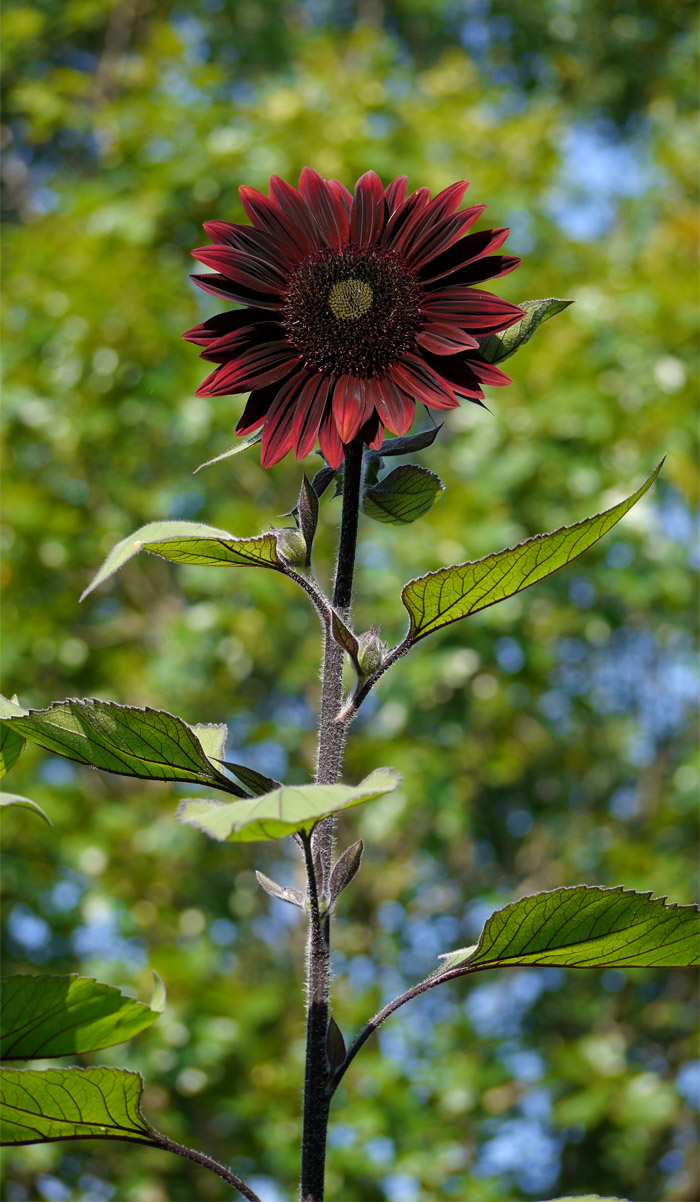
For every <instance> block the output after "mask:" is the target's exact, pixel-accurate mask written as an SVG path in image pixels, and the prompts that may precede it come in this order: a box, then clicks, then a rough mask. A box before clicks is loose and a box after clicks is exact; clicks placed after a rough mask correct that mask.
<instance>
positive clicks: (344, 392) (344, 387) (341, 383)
mask: <svg viewBox="0 0 700 1202" xmlns="http://www.w3.org/2000/svg"><path fill="white" fill-rule="evenodd" d="M371 414H372V404H371V402H369V401H368V400H367V395H366V390H365V381H364V380H363V379H362V377H361V376H350V375H344V376H339V377H338V379H337V381H336V385H335V389H334V391H333V418H334V420H335V424H336V429H337V431H338V434H339V435H340V438H341V439H342V441H343V442H345V443H348V442H352V440H353V438H355V436H356V435H357V433H358V431H359V429H360V426H362V425H364V423H365V422H366V421H367V419H368V418H369V417H370V416H371Z"/></svg>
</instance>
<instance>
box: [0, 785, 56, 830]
mask: <svg viewBox="0 0 700 1202" xmlns="http://www.w3.org/2000/svg"><path fill="white" fill-rule="evenodd" d="M0 806H20V807H21V808H22V809H24V810H34V812H35V813H36V814H39V816H40V817H41V818H43V819H44V822H48V824H49V826H53V823H52V821H51V819H50V818H49V817H48V815H47V814H45V813H44V811H43V810H42V808H41V806H38V805H37V804H36V802H35V801H30V800H29V798H28V797H22V796H20V794H19V793H0Z"/></svg>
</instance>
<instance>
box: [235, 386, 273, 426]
mask: <svg viewBox="0 0 700 1202" xmlns="http://www.w3.org/2000/svg"><path fill="white" fill-rule="evenodd" d="M278 392H279V384H268V385H267V387H266V388H256V390H255V391H254V392H251V394H250V396H249V397H248V400H247V402H246V407H245V409H244V410H243V413H242V415H241V420H240V421H239V423H238V425H237V426H236V434H237V435H238V437H239V438H244V437H245V435H246V434H252V432H253V430H257V428H258V426H261V425H262V423H263V422H264V421H265V417H266V416H267V411H268V409H269V408H270V405H271V404H272V402H273V401H274V399H275V397H276V396H277V393H278Z"/></svg>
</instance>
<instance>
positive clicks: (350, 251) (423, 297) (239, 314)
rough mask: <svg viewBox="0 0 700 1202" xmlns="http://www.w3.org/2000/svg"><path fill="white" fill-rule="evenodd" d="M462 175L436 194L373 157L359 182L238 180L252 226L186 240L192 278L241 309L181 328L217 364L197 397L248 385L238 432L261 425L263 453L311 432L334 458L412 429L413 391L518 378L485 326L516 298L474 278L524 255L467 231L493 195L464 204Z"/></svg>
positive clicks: (468, 390) (514, 315) (265, 460)
mask: <svg viewBox="0 0 700 1202" xmlns="http://www.w3.org/2000/svg"><path fill="white" fill-rule="evenodd" d="M467 187H468V184H467V183H465V182H461V183H456V184H452V185H451V186H450V187H449V188H445V190H444V191H443V192H441V193H440V194H439V195H438V196H435V197H434V198H433V199H432V200H431V198H430V193H429V191H428V189H427V188H419V189H418V191H416V192H413V193H411V195H410V196H407V195H406V177H405V176H400V177H399V178H398V179H395V180H393V182H392V183H391V184H389V186H388V188H384V187H383V186H382V182H381V180H380V179H379V176H378V175H376V174H375V172H374V171H368V172H366V174H365V175H363V176H362V177H361V178H360V179H359V180H358V181H357V183H356V185H355V192H354V195H353V194H351V193H350V192H349V191H348V190H347V188H345V187H344V186H343V184H341V183H339V182H338V180H325V179H323V178H322V177H321V176H320V175H319V174H318V173H317V172H316V171H313V170H312V169H311V168H310V167H305V168H304V170H303V171H302V173H301V179H300V181H299V191H297V190H296V189H295V188H293V187H292V186H291V185H290V184H288V183H285V181H284V180H282V179H280V178H279V176H273V177H272V179H271V180H270V195H269V196H265V195H264V194H263V193H261V192H257V191H256V190H255V189H254V188H248V187H242V188H241V189H240V194H241V200H242V202H243V206H244V208H245V211H246V213H247V214H248V217H249V218H250V220H251V222H252V225H230V224H228V223H227V222H224V221H208V222H206V223H205V226H204V228H205V230H206V231H207V233H208V235H209V237H210V238H211V240H212V242H213V244H214V245H213V246H208V247H205V248H204V249H203V250H196V251H194V252H193V253H194V256H195V258H196V259H199V260H200V261H201V262H202V263H204V264H205V265H206V266H207V267H209V268H213V271H212V272H211V273H209V274H206V275H195V276H193V277H192V278H193V279H194V280H195V282H196V283H197V284H198V285H199V287H200V288H203V289H204V291H205V292H210V293H212V295H214V296H221V297H223V298H224V299H225V300H228V301H233V302H235V303H236V304H238V305H241V306H243V307H242V308H238V309H234V310H232V311H230V312H228V313H219V314H217V316H216V317H211V318H209V320H208V321H205V322H203V323H202V324H201V325H198V326H196V327H195V328H194V329H193V330H189V331H188V332H187V333H186V334H185V335H184V337H185V338H186V339H189V341H190V342H195V343H197V344H198V345H199V346H202V347H203V348H204V349H203V350H202V358H203V359H207V360H209V361H211V362H212V363H216V364H218V366H217V367H216V369H215V370H214V371H213V372H212V373H211V375H210V376H208V377H207V379H206V380H205V381H204V383H203V384H201V385H200V387H199V388H198V389H197V395H198V396H223V395H225V394H227V393H239V392H249V393H250V395H249V398H248V402H247V404H246V407H245V410H244V412H243V416H242V417H241V420H240V421H239V423H238V425H237V427H236V433H237V434H239V435H246V434H250V433H252V432H253V431H254V430H257V429H259V428H260V427H261V426H262V464H263V467H270V466H271V465H272V464H273V463H277V461H278V460H279V459H281V458H282V457H283V456H284V455H286V454H287V452H288V451H290V450H293V451H294V454H295V455H296V457H297V459H303V458H304V457H305V456H306V455H308V454H309V453H310V451H312V450H313V448H314V446H315V445H316V443H317V442H318V444H319V445H320V448H321V451H322V453H323V455H324V456H325V458H326V460H327V461H328V463H329V464H330V466H331V467H338V466H339V465H340V464H341V463H342V461H343V458H344V456H345V447H346V445H347V444H348V443H350V442H352V441H353V439H355V438H357V437H360V438H362V439H363V440H364V441H365V442H366V443H368V445H369V446H370V447H373V448H374V449H378V448H379V447H381V445H382V439H383V437H384V430H385V429H388V430H391V431H393V433H394V434H405V433H406V431H407V430H408V429H409V427H410V426H411V423H412V422H413V418H414V413H415V406H416V402H420V403H421V404H423V405H425V406H427V407H428V408H429V409H454V408H455V407H456V406H457V405H458V404H459V399H458V398H460V397H465V398H467V399H468V400H470V401H473V402H475V403H476V404H480V403H481V401H482V400H483V395H484V394H483V392H482V384H510V382H511V381H510V379H509V378H508V376H506V375H504V373H503V372H502V371H500V370H499V369H498V368H497V367H494V366H493V365H492V364H490V363H487V362H486V360H485V359H484V358H483V357H482V356H481V355H480V354H479V339H480V338H485V337H487V336H488V335H489V334H493V333H496V332H498V331H500V330H505V329H507V328H508V326H511V325H513V323H514V322H516V321H519V320H520V318H521V317H522V310H520V309H518V308H517V306H515V305H512V304H509V303H508V302H507V301H504V300H501V299H500V298H499V297H497V296H494V295H493V294H492V293H490V292H484V291H483V290H482V289H481V288H480V287H474V285H480V284H481V283H482V282H483V281H484V280H488V279H492V278H494V277H495V276H500V275H505V273H506V272H508V271H512V270H513V268H514V267H517V265H518V263H519V262H520V260H519V259H516V258H512V257H509V256H506V255H493V254H491V253H490V252H491V251H494V250H497V249H498V248H499V247H500V246H501V245H502V243H503V242H504V241H505V239H506V237H507V236H508V233H509V231H508V230H507V229H501V230H484V231H482V232H480V233H471V234H467V233H466V231H467V230H468V229H469V228H470V226H471V225H472V224H473V223H474V222H475V221H476V219H477V218H478V217H479V216H480V215H481V214H482V213H483V211H484V208H485V206H484V205H475V206H474V207H473V208H470V209H461V210H460V209H459V208H458V206H459V204H460V202H461V200H462V197H463V196H464V193H465V191H466V189H467Z"/></svg>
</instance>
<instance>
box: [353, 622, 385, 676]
mask: <svg viewBox="0 0 700 1202" xmlns="http://www.w3.org/2000/svg"><path fill="white" fill-rule="evenodd" d="M386 651H387V647H386V643H383V642H382V640H381V639H380V637H379V635H378V634H377V631H376V630H374V629H372V630H367V631H365V633H364V634H361V635H360V637H359V639H358V647H357V666H358V668H359V670H360V674H361V675H362V676H371V675H372V673H373V672H376V671H377V668H381V666H382V663H383V661H384V656H385V655H386Z"/></svg>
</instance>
